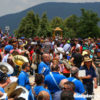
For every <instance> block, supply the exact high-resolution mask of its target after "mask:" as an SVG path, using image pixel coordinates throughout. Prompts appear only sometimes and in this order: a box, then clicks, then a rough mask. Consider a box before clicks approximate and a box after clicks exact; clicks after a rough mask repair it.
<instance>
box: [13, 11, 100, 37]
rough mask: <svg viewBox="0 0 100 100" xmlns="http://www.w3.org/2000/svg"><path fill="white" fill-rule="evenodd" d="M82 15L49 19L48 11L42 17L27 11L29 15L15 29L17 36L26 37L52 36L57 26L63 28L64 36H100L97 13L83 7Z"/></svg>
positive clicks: (99, 19)
mask: <svg viewBox="0 0 100 100" xmlns="http://www.w3.org/2000/svg"><path fill="white" fill-rule="evenodd" d="M81 13H82V14H81V16H80V17H78V16H76V15H71V16H69V17H67V18H66V19H62V18H60V17H55V18H53V19H52V20H48V17H47V15H46V13H44V14H43V15H42V17H41V18H40V17H39V15H38V14H34V12H33V11H30V12H28V13H27V15H26V16H25V17H24V18H23V19H22V20H21V22H20V25H19V27H18V29H17V30H15V36H16V37H21V36H24V37H26V38H30V37H35V36H39V37H41V36H43V37H50V36H52V33H53V30H54V29H55V28H56V27H60V28H61V29H62V30H63V37H66V38H67V37H70V38H73V37H81V38H86V37H100V27H99V25H98V24H99V21H100V18H99V17H98V15H97V13H95V12H93V11H90V10H85V9H81Z"/></svg>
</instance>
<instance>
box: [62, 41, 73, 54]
mask: <svg viewBox="0 0 100 100" xmlns="http://www.w3.org/2000/svg"><path fill="white" fill-rule="evenodd" d="M63 49H64V51H65V52H66V53H67V54H68V53H69V52H70V51H71V45H70V44H69V43H68V42H67V43H66V44H65V45H64V47H63Z"/></svg>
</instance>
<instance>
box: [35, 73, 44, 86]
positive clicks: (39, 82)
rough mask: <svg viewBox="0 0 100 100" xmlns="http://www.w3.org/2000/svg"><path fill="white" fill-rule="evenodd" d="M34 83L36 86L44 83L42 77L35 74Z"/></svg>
mask: <svg viewBox="0 0 100 100" xmlns="http://www.w3.org/2000/svg"><path fill="white" fill-rule="evenodd" d="M35 82H36V84H37V85H40V84H41V83H43V82H44V76H43V75H42V74H36V75H35Z"/></svg>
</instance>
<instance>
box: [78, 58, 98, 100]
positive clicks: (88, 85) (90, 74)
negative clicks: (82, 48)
mask: <svg viewBox="0 0 100 100" xmlns="http://www.w3.org/2000/svg"><path fill="white" fill-rule="evenodd" d="M80 70H85V72H86V76H84V77H81V79H83V84H84V86H85V89H86V93H87V94H88V95H92V93H93V81H94V88H97V75H96V72H95V69H94V68H93V66H92V59H90V58H89V57H85V58H84V66H82V67H81V68H80ZM87 100H91V98H87Z"/></svg>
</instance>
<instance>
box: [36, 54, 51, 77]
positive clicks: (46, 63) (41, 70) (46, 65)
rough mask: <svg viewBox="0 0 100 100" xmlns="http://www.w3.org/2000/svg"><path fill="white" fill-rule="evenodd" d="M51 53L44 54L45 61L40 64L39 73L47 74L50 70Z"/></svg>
mask: <svg viewBox="0 0 100 100" xmlns="http://www.w3.org/2000/svg"><path fill="white" fill-rule="evenodd" d="M49 62H50V55H49V54H46V53H45V54H43V61H42V62H41V63H40V64H39V66H38V73H39V74H43V75H44V76H46V75H47V74H49V72H50V63H49Z"/></svg>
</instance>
